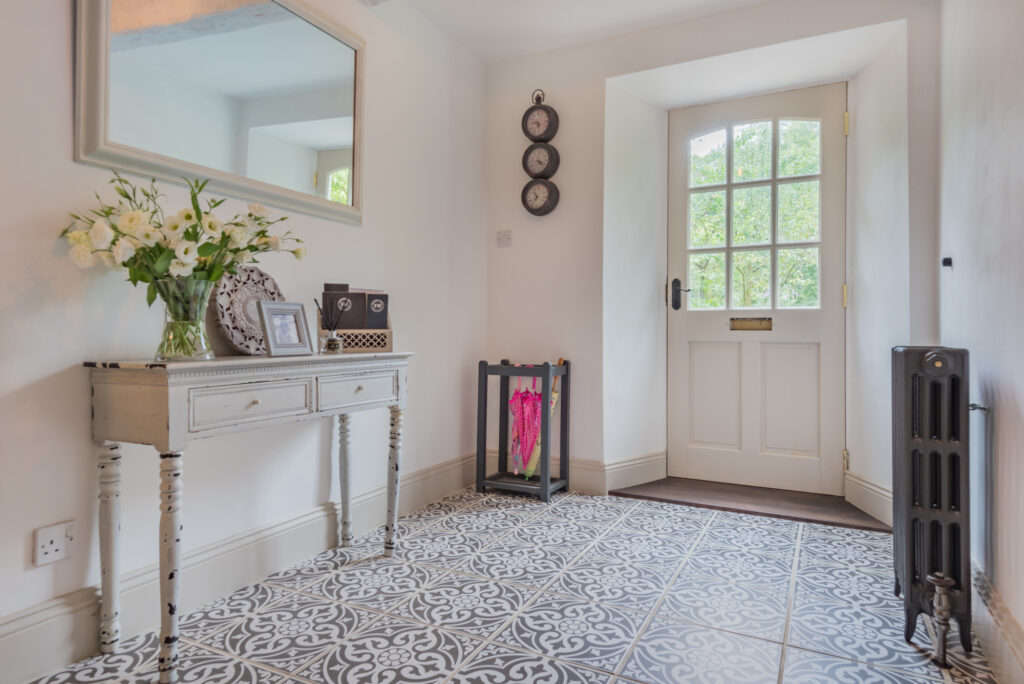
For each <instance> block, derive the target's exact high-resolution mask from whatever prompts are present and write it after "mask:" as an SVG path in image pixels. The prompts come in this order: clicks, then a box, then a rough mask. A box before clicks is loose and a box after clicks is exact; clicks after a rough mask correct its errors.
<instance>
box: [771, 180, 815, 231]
mask: <svg viewBox="0 0 1024 684" xmlns="http://www.w3.org/2000/svg"><path fill="white" fill-rule="evenodd" d="M819 185H820V182H819V181H816V180H815V181H804V182H801V183H779V242H814V241H816V240H820V239H821V230H820V229H819V225H820V221H819V216H820V213H821V212H820V204H821V199H820V194H819Z"/></svg>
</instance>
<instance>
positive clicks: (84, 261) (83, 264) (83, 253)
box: [70, 245, 96, 268]
mask: <svg viewBox="0 0 1024 684" xmlns="http://www.w3.org/2000/svg"><path fill="white" fill-rule="evenodd" d="M70 256H71V260H72V261H74V262H75V265H76V266H78V267H79V268H89V267H90V266H95V265H96V257H95V256H93V253H92V249H91V248H90V247H88V246H87V245H75V246H74V247H72V248H71V252H70Z"/></svg>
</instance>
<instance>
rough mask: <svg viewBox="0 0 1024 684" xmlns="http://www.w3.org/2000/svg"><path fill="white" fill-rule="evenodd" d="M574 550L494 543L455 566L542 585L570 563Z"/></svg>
mask: <svg viewBox="0 0 1024 684" xmlns="http://www.w3.org/2000/svg"><path fill="white" fill-rule="evenodd" d="M575 555H576V551H572V550H570V551H565V550H561V549H557V548H553V547H548V546H536V545H529V544H513V543H505V542H501V541H499V542H496V543H495V544H494V545H492V546H489V547H488V548H486V549H484V550H483V551H481V552H480V553H478V554H476V555H475V556H473V557H472V558H470V559H469V560H468V561H466V562H465V563H463V564H462V565H460V566H459V572H465V573H469V574H472V575H477V576H478V577H486V578H490V579H496V580H502V581H506V582H515V583H516V584H525V585H526V586H529V587H536V588H538V589H539V588H542V587H544V586H545V585H546V584H548V582H550V581H551V580H552V578H554V577H555V575H557V574H558V573H560V572H561V571H562V570H563V569H564V568H565V566H567V565H568V564H569V563H570V562H572V559H573V557H574V556H575Z"/></svg>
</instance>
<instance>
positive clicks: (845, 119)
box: [843, 112, 850, 135]
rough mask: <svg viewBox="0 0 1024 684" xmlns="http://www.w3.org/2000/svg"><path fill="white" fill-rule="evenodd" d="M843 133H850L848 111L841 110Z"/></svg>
mask: <svg viewBox="0 0 1024 684" xmlns="http://www.w3.org/2000/svg"><path fill="white" fill-rule="evenodd" d="M843 135H850V112H843Z"/></svg>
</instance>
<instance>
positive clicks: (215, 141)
mask: <svg viewBox="0 0 1024 684" xmlns="http://www.w3.org/2000/svg"><path fill="white" fill-rule="evenodd" d="M355 56H356V53H355V50H353V49H352V48H351V47H349V46H348V45H346V44H345V43H343V42H341V41H339V40H338V39H336V38H334V37H333V36H331V35H329V34H328V33H326V32H324V31H322V30H321V29H319V28H317V27H316V26H314V25H312V24H310V23H308V22H306V21H305V20H304V19H302V18H300V17H298V16H297V15H295V14H293V13H291V12H290V11H288V10H287V9H285V8H284V7H281V6H280V5H278V4H276V3H274V2H268V1H266V0H176V1H175V2H173V3H172V2H166V0H111V1H110V84H109V92H110V101H109V132H108V136H109V139H110V141H111V142H113V143H120V144H123V145H129V146H131V147H137V148H140V149H142V150H146V151H149V152H155V153H157V154H161V155H165V156H167V157H173V158H175V159H181V160H184V161H187V162H191V163H194V164H200V165H202V166H207V167H210V168H213V169H217V170H220V171H226V172H228V173H235V174H238V175H241V176H246V177H248V178H251V179H254V180H259V181H264V182H266V183H271V184H274V185H279V186H282V187H285V188H289V189H292V190H297V191H299V192H303V193H309V194H314V195H317V196H320V197H323V198H326V199H329V200H332V201H335V202H338V203H341V204H346V205H351V204H352V192H351V190H352V184H353V183H354V181H355V179H353V178H352V168H353V167H352V149H353V130H354V119H353V113H354V106H353V105H354V93H355Z"/></svg>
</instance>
